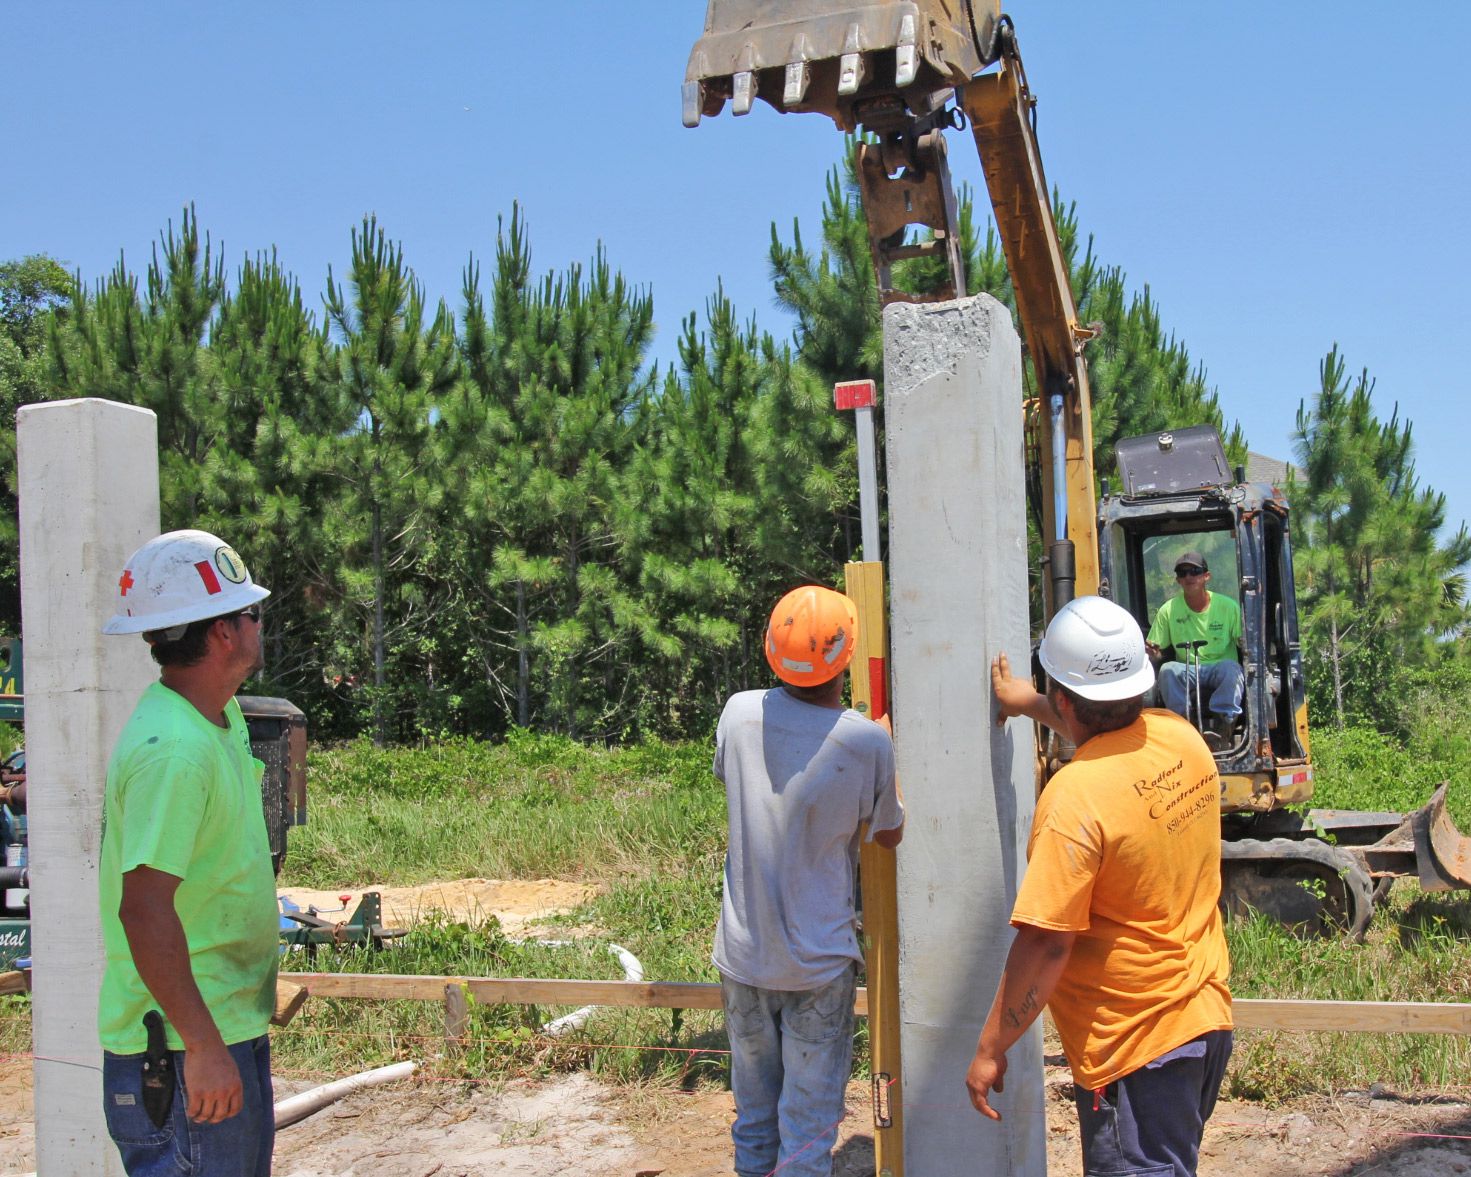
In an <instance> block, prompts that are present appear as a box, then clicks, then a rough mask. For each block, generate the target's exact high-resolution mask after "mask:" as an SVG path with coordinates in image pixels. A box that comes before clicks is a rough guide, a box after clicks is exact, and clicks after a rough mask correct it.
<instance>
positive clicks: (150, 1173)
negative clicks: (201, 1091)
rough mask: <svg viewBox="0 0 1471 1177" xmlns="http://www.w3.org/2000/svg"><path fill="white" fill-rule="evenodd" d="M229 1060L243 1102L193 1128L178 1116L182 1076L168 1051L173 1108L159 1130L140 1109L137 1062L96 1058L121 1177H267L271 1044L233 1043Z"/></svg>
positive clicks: (271, 1136)
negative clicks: (212, 1121) (235, 1109)
mask: <svg viewBox="0 0 1471 1177" xmlns="http://www.w3.org/2000/svg"><path fill="white" fill-rule="evenodd" d="M229 1049H230V1057H231V1058H233V1059H234V1060H235V1065H236V1066H237V1067H239V1068H240V1081H241V1085H242V1086H243V1088H244V1101H243V1103H242V1105H241V1108H240V1111H239V1113H238V1114H237V1115H233V1116H231V1117H230V1118H229V1119H228V1120H221V1121H220V1122H219V1123H218V1124H196V1123H194V1122H193V1121H192V1120H190V1119H189V1117H188V1116H187V1115H185V1114H184V1113H185V1109H186V1108H187V1107H188V1106H189V1090H188V1085H189V1075H188V1069H187V1066H186V1065H185V1063H184V1052H183V1051H178V1050H176V1051H173V1052H172V1054H173V1060H174V1074H176V1075H178V1076H179V1083H178V1086H177V1087H176V1088H175V1089H174V1106H173V1107H172V1108H171V1109H170V1111H169V1118H168V1119H167V1120H165V1121H164V1125H163V1127H162V1128H158V1127H155V1126H154V1123H153V1121H152V1120H151V1119H149V1116H148V1113H147V1112H146V1111H144V1110H143V1072H142V1066H143V1056H142V1055H141V1054H112V1053H110V1052H107V1051H104V1052H103V1055H102V1103H103V1109H104V1114H105V1115H106V1117H107V1131H108V1134H109V1135H110V1136H111V1137H112V1139H113V1143H114V1144H116V1145H117V1150H118V1152H119V1153H120V1154H122V1158H123V1169H124V1171H125V1172H126V1173H127V1174H128V1177H174V1175H176V1174H179V1175H182V1174H185V1173H188V1174H193V1175H194V1177H270V1173H271V1148H272V1146H273V1144H274V1142H275V1136H276V1120H275V1113H274V1100H273V1098H272V1095H271V1040H270V1038H269V1037H267V1036H266V1035H261V1037H259V1038H251V1039H249V1040H247V1041H245V1042H237V1043H235V1044H234V1045H233V1046H231V1047H230V1048H229Z"/></svg>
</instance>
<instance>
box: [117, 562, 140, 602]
mask: <svg viewBox="0 0 1471 1177" xmlns="http://www.w3.org/2000/svg"><path fill="white" fill-rule="evenodd" d="M137 583H138V582H137V581H136V580H134V579H133V572H132V569H130V568H124V569H123V574H122V575H121V576H120V577H118V581H117V587H118V594H119V595H120V596H124V597H126V596H127V595H128V590H129V589H130V588H132V587H133V586H134V585H135V584H137Z"/></svg>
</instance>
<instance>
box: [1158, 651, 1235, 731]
mask: <svg viewBox="0 0 1471 1177" xmlns="http://www.w3.org/2000/svg"><path fill="white" fill-rule="evenodd" d="M1245 678H1246V672H1245V671H1244V670H1242V669H1241V663H1240V662H1233V661H1231V659H1229V658H1228V659H1227V660H1226V661H1224V662H1202V663H1201V664H1200V702H1201V704H1202V706H1204V708H1205V712H1206V715H1204V716H1198V717H1197V719H1199V720H1204V719H1205V718H1206V716H1209V715H1218V716H1220V717H1221V718H1223V719H1235V718H1236V717H1237V716H1238V715H1240V714H1241V684H1242V682H1243V681H1245ZM1159 693H1160V697H1161V698H1163V699H1164V702H1165V706H1166V707H1168V708H1169V709H1170V710H1171V711H1173V712H1174V713H1175V714H1176V715H1185V716H1188V715H1190V714H1191V713H1193V712H1194V711H1195V667H1194V666H1187V665H1185V663H1183V662H1166V663H1165V664H1164V665H1163V666H1161V667H1160V668H1159Z"/></svg>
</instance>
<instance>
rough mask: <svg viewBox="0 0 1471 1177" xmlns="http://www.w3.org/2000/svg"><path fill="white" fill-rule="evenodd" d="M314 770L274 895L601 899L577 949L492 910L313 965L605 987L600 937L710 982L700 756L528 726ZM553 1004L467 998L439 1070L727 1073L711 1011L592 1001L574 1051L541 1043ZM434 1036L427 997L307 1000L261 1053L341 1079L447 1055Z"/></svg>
mask: <svg viewBox="0 0 1471 1177" xmlns="http://www.w3.org/2000/svg"><path fill="white" fill-rule="evenodd" d="M309 771H310V776H311V811H310V820H309V822H308V824H307V826H306V827H304V828H302V829H298V830H293V831H292V837H291V851H290V855H289V857H288V859H287V863H286V867H285V869H284V871H283V872H282V878H281V884H282V886H283V887H284V886H310V887H317V888H327V889H334V888H339V887H341V888H348V887H361V886H365V885H368V884H372V883H379V884H386V883H390V882H391V883H393V884H396V885H404V884H412V883H417V882H426V881H430V880H433V879H446V878H464V877H473V876H484V877H489V878H523V879H535V878H543V877H556V878H561V879H570V880H582V881H590V882H597V883H599V884H601V885H602V886H603V888H604V890H603V891H602V893H601V894H599V895H598V896H597V897H595V898H594V899H592V900H591V901H590V902H588V903H586V904H584V905H583V906H582V907H581V908H579V909H578V910H577V911H576V912H574V913H573V914H572V916H571V917H570V918H567V919H564V920H561V921H559V922H560V923H572V924H579V923H580V924H585V925H589V926H591V927H594V928H597V929H599V934H598V935H597V936H595V937H591V938H589V939H588V941H587V942H586V943H582V944H575V945H572V946H566V947H547V946H544V945H541V944H538V943H535V942H531V941H528V942H519V943H518V942H516V941H513V940H511V939H508V938H507V937H506V936H505V935H504V934H503V933H502V931H501V929H500V928H499V926H498V925H497V924H496V922H495V920H494V919H490V920H486V921H483V922H477V923H471V924H466V923H455V922H450V921H446V920H443V919H441V920H436V921H430V922H429V923H427V924H422V925H419V926H418V927H417V928H416V930H415V932H414V934H413V935H411V936H409V937H408V938H406V939H405V940H404V941H403V942H402V944H401V945H399V946H397V947H395V948H394V949H392V950H391V951H387V952H379V953H374V952H371V951H367V950H349V951H341V952H338V953H335V954H332V953H327V952H321V953H319V954H318V956H317V958H316V962H315V964H314V965H312V966H310V967H312V968H315V969H319V970H322V971H340V972H398V973H426V974H453V975H462V976H526V977H567V978H597V979H615V978H619V977H621V976H622V970H621V968H620V966H619V964H618V962H617V960H615V959H614V958H613V957H612V956H611V955H610V953H609V951H608V947H607V946H608V944H609V943H610V942H611V943H617V944H620V945H622V946H624V947H625V948H627V949H628V950H629V951H630V952H632V953H633V954H634V955H635V956H637V957H638V958H639V960H640V962H641V963H642V964H643V966H644V970H645V974H646V975H647V976H649V977H651V978H659V979H666V980H696V981H714V980H716V975H715V972H714V969H713V967H712V966H711V965H710V963H709V956H710V934H711V931H712V930H713V928H714V926H715V920H716V916H717V915H718V914H719V906H720V869H721V860H722V856H723V854H724V839H725V798H724V791H723V790H722V789H721V787H720V785H719V784H718V782H716V781H715V779H714V777H713V776H712V775H711V772H710V750H709V748H707V747H705V746H703V745H676V744H650V745H643V746H639V747H632V748H625V749H616V750H601V749H589V748H585V747H582V746H580V745H577V744H574V743H572V742H571V741H567V740H563V739H558V738H555V737H547V736H534V735H529V734H518V735H517V736H515V737H514V738H512V739H511V740H510V741H508V742H507V743H505V744H502V745H488V744H484V743H479V742H476V741H468V740H457V741H450V742H446V743H442V744H437V745H435V746H433V747H425V748H417V749H405V748H396V749H376V748H374V747H372V746H371V745H370V744H368V743H366V742H357V743H353V744H347V745H342V746H339V747H335V748H324V749H318V750H314V751H313V752H312V754H311V761H310V768H309ZM287 967H307V966H306V965H305V962H302V963H301V964H296V963H295V962H293V964H291V965H288V966H287ZM568 1012H570V1007H558V1008H535V1007H522V1006H484V1007H473V1008H472V1010H471V1019H470V1027H469V1034H468V1039H469V1044H468V1045H467V1046H466V1047H465V1048H463V1049H459V1050H455V1051H452V1052H450V1053H449V1054H447V1055H446V1056H445V1057H443V1058H441V1059H439V1060H438V1062H437V1063H436V1064H435V1065H436V1067H438V1068H439V1070H440V1071H441V1073H450V1074H461V1075H464V1076H465V1077H467V1078H472V1077H484V1076H485V1075H487V1074H490V1075H496V1076H502V1075H508V1074H516V1073H523V1072H526V1071H537V1070H546V1069H557V1068H563V1067H588V1068H590V1069H591V1070H593V1071H594V1072H595V1073H598V1074H603V1075H607V1076H610V1077H615V1078H618V1079H620V1080H625V1081H641V1080H645V1079H653V1078H657V1079H659V1080H661V1081H664V1082H671V1081H673V1082H683V1083H691V1082H696V1081H698V1080H699V1079H700V1078H701V1077H704V1076H716V1075H721V1074H723V1071H724V1066H723V1062H722V1059H723V1055H721V1054H719V1053H704V1052H705V1051H712V1050H713V1051H719V1050H721V1049H723V1048H724V1046H725V1043H724V1041H723V1034H722V1032H721V1029H720V1018H719V1015H718V1014H715V1013H711V1012H708V1011H693V1010H692V1011H685V1012H684V1013H682V1014H680V1015H675V1014H673V1013H672V1012H671V1011H669V1010H634V1009H627V1010H624V1009H606V1010H602V1011H600V1012H599V1014H598V1016H597V1018H596V1020H595V1022H594V1023H593V1024H591V1025H590V1026H589V1027H588V1028H587V1032H586V1033H584V1034H583V1035H581V1036H580V1040H575V1041H571V1042H566V1043H563V1042H556V1043H553V1042H549V1041H548V1040H547V1039H545V1038H544V1037H543V1036H540V1035H538V1034H537V1033H536V1030H537V1028H538V1027H539V1026H540V1025H542V1024H543V1023H544V1022H546V1021H549V1020H551V1019H552V1018H554V1017H557V1016H560V1015H561V1014H564V1013H568ZM443 1032H444V1025H443V1011H442V1008H441V1007H440V1006H439V1005H437V1004H435V1003H423V1002H395V1003H372V1002H347V1001H317V1000H313V1001H310V1002H308V1003H307V1005H306V1007H305V1008H304V1009H303V1011H302V1013H301V1014H299V1015H298V1017H297V1019H296V1021H295V1022H293V1024H292V1026H291V1027H289V1028H288V1029H286V1030H285V1031H280V1032H278V1033H277V1035H276V1038H275V1042H274V1047H275V1050H276V1055H277V1059H278V1062H279V1064H280V1066H281V1067H282V1069H283V1070H285V1071H287V1072H290V1071H291V1070H301V1071H313V1072H315V1071H323V1072H334V1073H338V1072H341V1071H344V1070H347V1069H357V1068H358V1067H361V1066H371V1065H375V1064H377V1063H379V1062H385V1061H391V1060H393V1059H397V1058H402V1057H411V1056H413V1057H423V1055H424V1054H425V1052H426V1051H428V1052H430V1053H433V1052H434V1051H437V1050H439V1049H440V1048H441V1047H442V1039H443ZM588 1034H591V1037H589V1036H588ZM573 1037H574V1039H576V1038H578V1036H573ZM631 1047H644V1048H645V1049H631ZM647 1048H655V1049H647ZM696 1052H698V1053H696Z"/></svg>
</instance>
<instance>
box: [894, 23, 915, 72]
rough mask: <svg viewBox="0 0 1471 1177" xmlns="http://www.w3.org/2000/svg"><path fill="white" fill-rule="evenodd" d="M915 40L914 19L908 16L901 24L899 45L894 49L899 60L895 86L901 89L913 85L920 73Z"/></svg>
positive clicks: (895, 70)
mask: <svg viewBox="0 0 1471 1177" xmlns="http://www.w3.org/2000/svg"><path fill="white" fill-rule="evenodd" d="M915 39H916V31H915V24H914V17H913V16H906V17H905V18H904V19H903V21H901V22H900V24H899V43H898V45H896V46H895V47H894V53H895V57H896V59H897V65H896V67H895V69H894V85H896V86H898V87H899V88H900V89H903V88H904V87H905V86H908V85H910V84H912V83H913V81H914V79H915V76H916V75H917V74H918V73H919V49H918V47H917V46H916V45H915Z"/></svg>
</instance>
